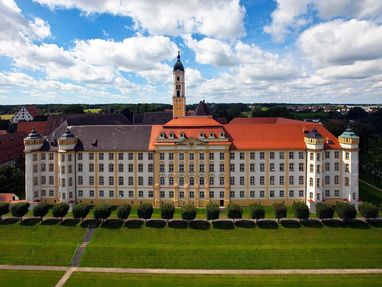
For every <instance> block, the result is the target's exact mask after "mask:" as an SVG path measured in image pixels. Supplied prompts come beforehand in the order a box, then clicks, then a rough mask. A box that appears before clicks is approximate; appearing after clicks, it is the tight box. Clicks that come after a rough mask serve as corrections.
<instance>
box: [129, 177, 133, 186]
mask: <svg viewBox="0 0 382 287" xmlns="http://www.w3.org/2000/svg"><path fill="white" fill-rule="evenodd" d="M128 183H129V185H130V186H132V185H134V178H133V177H132V176H129V178H128Z"/></svg>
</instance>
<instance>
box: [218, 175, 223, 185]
mask: <svg viewBox="0 0 382 287" xmlns="http://www.w3.org/2000/svg"><path fill="white" fill-rule="evenodd" d="M219 183H220V185H224V177H223V176H221V177H220V178H219Z"/></svg>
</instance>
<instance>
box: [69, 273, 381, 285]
mask: <svg viewBox="0 0 382 287" xmlns="http://www.w3.org/2000/svg"><path fill="white" fill-rule="evenodd" d="M381 280H382V275H258V276H253V275H159V274H115V273H81V272H75V273H74V274H73V275H72V276H71V277H70V279H69V281H68V282H67V283H66V284H65V286H66V287H75V286H76V287H77V286H89V285H90V284H91V286H93V287H97V286H113V287H117V286H134V287H143V286H157V287H160V286H166V287H172V286H188V287H204V286H211V287H214V286H216V287H230V286H235V287H239V286H256V287H263V286H264V287H275V286H279V287H281V286H283V287H288V286H297V287H299V286H301V287H313V286H325V287H337V286H338V287H340V286H341V287H353V286H354V287H360V286H368V287H374V286H380V283H381Z"/></svg>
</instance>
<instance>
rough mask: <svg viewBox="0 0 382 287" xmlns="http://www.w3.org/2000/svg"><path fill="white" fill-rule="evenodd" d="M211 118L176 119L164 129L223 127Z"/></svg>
mask: <svg viewBox="0 0 382 287" xmlns="http://www.w3.org/2000/svg"><path fill="white" fill-rule="evenodd" d="M221 126H222V125H221V124H220V123H218V122H217V121H215V120H214V119H213V118H212V117H211V116H188V117H179V118H174V119H172V120H171V121H169V122H168V123H167V124H165V125H163V127H166V128H168V127H194V128H196V127H221Z"/></svg>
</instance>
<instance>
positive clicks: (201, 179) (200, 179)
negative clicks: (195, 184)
mask: <svg viewBox="0 0 382 287" xmlns="http://www.w3.org/2000/svg"><path fill="white" fill-rule="evenodd" d="M199 185H200V186H203V185H204V177H203V176H201V177H200V178H199Z"/></svg>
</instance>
